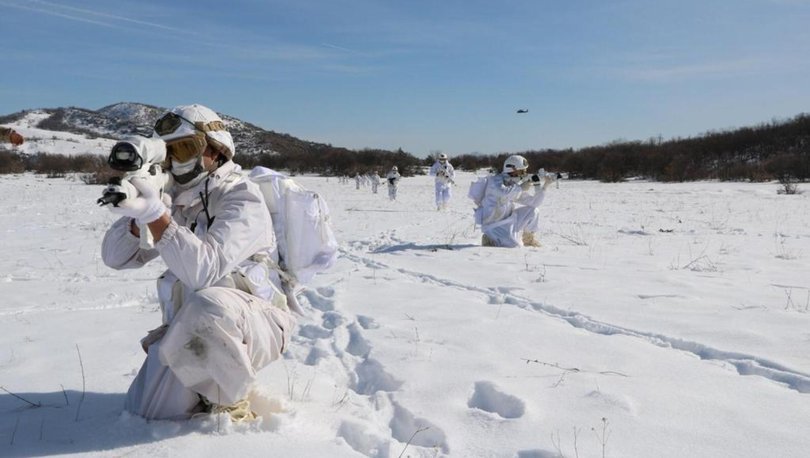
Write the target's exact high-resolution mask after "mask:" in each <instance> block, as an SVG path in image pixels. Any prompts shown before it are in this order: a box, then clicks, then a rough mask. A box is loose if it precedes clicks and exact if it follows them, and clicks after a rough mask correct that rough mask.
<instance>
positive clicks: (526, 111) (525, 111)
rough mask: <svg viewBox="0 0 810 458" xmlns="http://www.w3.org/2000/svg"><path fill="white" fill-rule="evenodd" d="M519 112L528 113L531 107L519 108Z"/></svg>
mask: <svg viewBox="0 0 810 458" xmlns="http://www.w3.org/2000/svg"><path fill="white" fill-rule="evenodd" d="M517 112H518V113H519V114H522V113H528V112H529V109H528V108H521V109H519V110H518V111H517Z"/></svg>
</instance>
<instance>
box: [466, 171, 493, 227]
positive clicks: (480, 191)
mask: <svg viewBox="0 0 810 458" xmlns="http://www.w3.org/2000/svg"><path fill="white" fill-rule="evenodd" d="M488 183H489V177H479V178H478V179H476V180H475V181H473V182H472V183H470V189H469V190H468V191H467V197H469V198H470V199H472V201H473V203H474V204H475V213H474V218H475V224H476V226H480V225H481V224H483V222H484V212H483V209H482V208H481V204H482V203H483V201H484V195H485V194H486V191H487V184H488Z"/></svg>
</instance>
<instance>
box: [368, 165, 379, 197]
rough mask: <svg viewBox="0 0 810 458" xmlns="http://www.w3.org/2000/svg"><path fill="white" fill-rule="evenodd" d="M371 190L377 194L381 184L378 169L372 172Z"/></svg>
mask: <svg viewBox="0 0 810 458" xmlns="http://www.w3.org/2000/svg"><path fill="white" fill-rule="evenodd" d="M370 179H371V192H373V193H374V194H377V188H378V187H379V186H380V176H379V175H377V171H376V170H375V171H373V172H371V177H370Z"/></svg>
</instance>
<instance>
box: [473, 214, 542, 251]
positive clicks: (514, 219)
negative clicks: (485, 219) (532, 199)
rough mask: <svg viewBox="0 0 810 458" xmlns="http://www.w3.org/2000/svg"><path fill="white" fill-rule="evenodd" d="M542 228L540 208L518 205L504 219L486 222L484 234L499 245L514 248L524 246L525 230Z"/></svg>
mask: <svg viewBox="0 0 810 458" xmlns="http://www.w3.org/2000/svg"><path fill="white" fill-rule="evenodd" d="M539 228H540V210H538V209H537V207H529V206H522V207H518V208H517V209H516V210H515V211H514V212H512V215H510V216H509V217H508V218H507V219H505V220H503V221H497V222H494V223H490V224H486V225H484V227H483V232H484V234H486V235H487V237H489V239H490V240H492V241H493V242H495V244H496V245H497V246H500V247H505V248H514V247H516V246H523V237H522V233H523V231H528V232H536V231H537V230H538V229H539Z"/></svg>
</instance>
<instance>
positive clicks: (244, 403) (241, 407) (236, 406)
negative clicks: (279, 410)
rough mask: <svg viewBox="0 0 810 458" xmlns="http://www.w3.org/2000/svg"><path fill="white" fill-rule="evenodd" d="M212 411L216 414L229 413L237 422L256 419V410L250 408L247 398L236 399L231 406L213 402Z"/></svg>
mask: <svg viewBox="0 0 810 458" xmlns="http://www.w3.org/2000/svg"><path fill="white" fill-rule="evenodd" d="M211 413H212V414H214V415H217V414H220V413H227V414H228V415H230V416H231V420H233V421H234V422H235V423H239V422H242V421H253V420H255V419H256V412H253V411H252V410H250V402H248V400H247V399H242V400H240V401H236V402H235V403H233V404H231V405H229V406H223V405H219V404H211Z"/></svg>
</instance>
